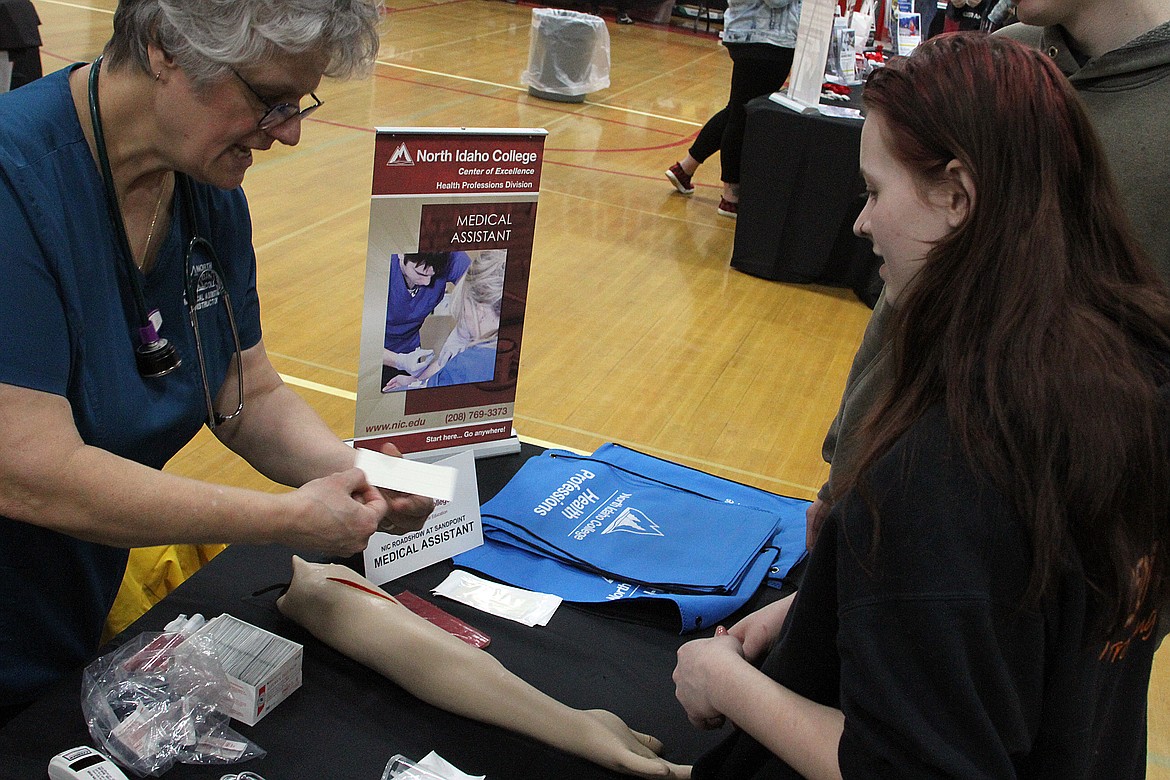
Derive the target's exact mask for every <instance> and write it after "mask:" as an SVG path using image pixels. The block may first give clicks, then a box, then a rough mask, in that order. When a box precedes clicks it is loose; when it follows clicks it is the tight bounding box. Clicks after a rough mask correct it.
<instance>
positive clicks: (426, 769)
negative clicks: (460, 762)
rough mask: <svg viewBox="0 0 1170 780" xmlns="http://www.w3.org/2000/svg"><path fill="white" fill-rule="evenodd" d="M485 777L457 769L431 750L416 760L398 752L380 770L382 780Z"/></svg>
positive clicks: (435, 779) (482, 779)
mask: <svg viewBox="0 0 1170 780" xmlns="http://www.w3.org/2000/svg"><path fill="white" fill-rule="evenodd" d="M485 777H486V776H485V775H469V774H467V773H466V772H463V771H461V770H459V769H458V768H457V767H455V766H454V765H453V764H451V762H449V761H447V760H446V759H445V758H443V757H442V756H440V755H439V754H438V753H436V752H435V751H433V750H432V751H431V752H430V753H428V754H427V755H425V756H423V759H422V760H421V761H417V762H415V761H411V760H410V759H409V758H407V757H406V756H404V755H402V754H401V753H399V754H398V755H395V756H393V757H391V759H390V760H389V761H387V762H386V768H385V769H384V770H382V780H485Z"/></svg>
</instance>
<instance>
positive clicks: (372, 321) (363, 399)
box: [354, 128, 545, 460]
mask: <svg viewBox="0 0 1170 780" xmlns="http://www.w3.org/2000/svg"><path fill="white" fill-rule="evenodd" d="M544 138H545V131H544V130H538V129H516V130H511V129H474V128H473V129H468V128H379V129H378V135H377V138H376V140H375V142H374V164H373V192H372V199H371V203H370V229H369V244H368V249H367V254H366V279H365V294H364V303H363V306H362V336H361V352H360V358H359V363H360V365H359V372H358V391H357V412H356V415H355V421H354V444H355V446H357V447H362V448H366V449H373V450H377V449H379V448H380V447H381V446H382V445H383V444H384V443H386V442H392V443H393V444H394V445H395V446H396V447H397V448H398V449H399V451H401V452H402V453H403V455H405V456H406V457H408V458H411V457H413V458H418V459H424V460H433V459H436V458H441V457H446V456H447V455H451V454H454V453H456V452H460V451H465V450H471V451H473V452H475V454H476V456H477V457H478V456H483V455H495V454H504V453H508V452H516V451H518V450H519V448H520V444H519V440H518V439H517V438H516V435H515V432H514V431H513V430H512V419H513V413H514V406H515V400H516V378H517V375H518V373H519V366H520V337H521V333H522V330H523V325H524V308H525V302H526V299H527V295H528V273H529V268H530V265H531V260H532V245H533V237H534V233H535V228H536V202H537V198H538V196H539V191H540V172H541V163H542V161H543V156H544Z"/></svg>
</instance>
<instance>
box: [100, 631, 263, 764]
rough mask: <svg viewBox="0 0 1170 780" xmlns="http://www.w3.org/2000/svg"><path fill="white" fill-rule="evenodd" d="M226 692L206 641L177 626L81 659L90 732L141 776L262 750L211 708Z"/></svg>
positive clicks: (227, 760)
mask: <svg viewBox="0 0 1170 780" xmlns="http://www.w3.org/2000/svg"><path fill="white" fill-rule="evenodd" d="M230 697H231V688H230V687H229V684H228V679H227V675H226V674H224V671H223V668H222V667H221V666H220V664H219V661H218V660H217V659H216V657H215V653H214V652H213V651H212V648H211V642H210V640H209V639H208V638H207V637H203V636H192V637H186V636H183V635H182V634H180V633H178V632H169V633H157V632H148V633H144V634H140V635H139V636H138V637H136V638H134V639H133V640H131V641H129V642H127V643H126V644H124V645H122V646H121V647H119V648H118V649H117V650H115V651H113V652H112V653H109V654H107V655H104V656H102V657H100V658H98V659H97V660H96V661H94V662H93V663H91V664H90V665H89V666H87V667H86V668H85V672H84V674H83V676H82V683H81V711H82V714H83V715H84V717H85V722H86V725H87V726H88V728H89V733H90V736H92V737H93V739H94V740H95V741H96V742H97V743H98V745H100V746H101V748H102V749H103V750H104V751H105V753H106V754H107V755H109V756H110V757H112V758H113V759H114V760H115V761H117V762H118V763H119V764H121V765H122V766H123V767H125V768H126V769H128V770H130V771H131V772H133V773H134V774H135V775H138V776H139V777H146V776H153V777H157V776H158V775H161V774H162V773H163V772H165V771H167V770H168V769H170V768H171V767H172V766H174V765H175V764H176V763H183V764H217V765H218V764H234V763H237V762H240V761H247V760H249V759H252V758H258V757H260V756H263V755H264V750H262V749H261V748H260V747H258V746H257V745H256V744H255V743H253V742H252V741H250V740H248V739H247V738H245V737H243V736H241V735H240V734H239V733H237V732H236V731H234V730H233V729H231V728H230V727H229V726H228V716H227V715H224V714H222V713H220V712H217V711H216V709H215V706H216V703H217V702H220V701H224V700H227V699H230Z"/></svg>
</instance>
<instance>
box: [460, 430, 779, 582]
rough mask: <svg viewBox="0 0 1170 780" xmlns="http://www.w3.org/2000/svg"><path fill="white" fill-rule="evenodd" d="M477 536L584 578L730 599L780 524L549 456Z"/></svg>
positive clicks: (595, 463) (536, 461)
mask: <svg viewBox="0 0 1170 780" xmlns="http://www.w3.org/2000/svg"><path fill="white" fill-rule="evenodd" d="M481 514H482V517H483V526H484V535H485V536H486V537H488V538H490V539H492V540H493V541H495V542H499V543H502V544H508V545H511V546H514V547H517V548H520V549H522V550H525V551H527V552H532V553H534V554H541V555H545V556H547V557H550V558H553V559H554V560H558V561H560V562H562V563H565V564H568V565H571V566H575V567H577V568H579V569H581V570H583V571H587V572H593V573H596V574H601V575H603V576H605V577H608V578H610V579H615V580H619V581H622V582H629V583H634V584H637V585H641V586H644V587H649V588H653V589H656V590H671V591H675V592H681V593H728V592H731V591H734V590H736V589H738V588H739V586H740V585H741V583H742V582H743V580H744V577H745V575H746V574H747V572H748V571H749V569H751V567H752V564H754V563H755V561H756V559H757V558H758V557H759V554H760V552H761V551H762V550H763V549H764V548H766V547H768V546H770V544H771V541H772V538H773V536H774V535H775V533H776V529H777V526H778V521H779V518H778V516H776V515H775V514H772V513H770V512H768V511H765V510H762V509H759V508H756V507H752V506H747V505H743V504H734V503H728V502H726V501H724V500H719V499H714V498H710V497H707V496H705V495H702V494H700V493H697V492H694V491H691V490H688V489H686V488H681V487H679V486H676V485H672V484H669V483H666V482H662V481H657V480H653V479H649V478H647V477H645V476H643V475H640V474H637V473H634V472H632V471H630V470H628V469H625V468H623V467H620V466H615V465H613V464H610V463H607V462H605V461H602V460H597V459H592V458H588V457H585V456H579V455H575V454H572V453H563V452H555V451H548V452H545V453H544V454H542V455H541V456H539V457H536V458H531V459H529V460H528V461H527V462H526V463H525V464H524V466H523V467H521V469H520V471H519V472H517V474H516V475H515V476H514V477H513V478H512V480H511V481H510V482H509V483H508V484H507V485H506V486H505V487H504V489H503V490H501V491H500V493H499V494H497V495H496V496H495V498H493V499H492V500H491V501H489V502H488V503H486V504H484V506H483V509H482V512H481Z"/></svg>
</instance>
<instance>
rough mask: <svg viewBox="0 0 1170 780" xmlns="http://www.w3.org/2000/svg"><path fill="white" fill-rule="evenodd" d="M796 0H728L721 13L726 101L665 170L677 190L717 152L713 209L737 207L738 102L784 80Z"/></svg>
mask: <svg viewBox="0 0 1170 780" xmlns="http://www.w3.org/2000/svg"><path fill="white" fill-rule="evenodd" d="M800 4H801V0H730V2H729V3H728V4H727V10H726V11H725V12H724V13H723V33H722V38H723V45H724V46H726V47H727V53H728V54H730V55H731V62H732V66H731V94H730V96H729V97H728V100H727V105H726V106H725V107H724V108H722V109H721V110H720V111H719V112H718V113H716V114H715V115H714V116H712V117H711V118H710V119H708V120H707V123H706V124H704V125H703V128H702V129H701V130H700V131H699V134H698V136H697V137H696V138H695V142H694V143H693V144H692V145H691V148H690V149H689V150H688V152H687V156H686V157H684V158H682V159H681V160H679V161H678V162H676V163H675V164H674V165H672V166H670V168H669V169H668V170H667V171H666V178H667V179H669V180H670V183H671V184H673V185H674V188H675V189H676V190H677V191H678V192H680V193H681V194H683V195H691V194H693V193H694V191H695V187H694V185H693V184H692V182H691V177H692V176H694V174H695V171H696V170H698V168H699V166H700V165H702V164H703V162H705V161H706V160H707V158H708V157H710V156H711V155H713V154H715V152H719V164H720V168H721V172H720V181H722V182H723V194H722V196H721V197H720V198H719V207H718V211H719V213H720V214H722V215H723V216H725V217H731V218H733V219H734V218H735V217H736V215H737V214H738V213H739V166H740V159H741V158H742V155H743V131H744V126H745V125H746V123H747V111H746V110H745V109H744V106H745V105H747V102H748V101H749V100H751V99H752V98H757V97H760V96H762V95H770V94H772V93H773V92H775V91H776V90H778V89H780V87H782V86H783V85H784V81H785V80H786V79H787V78H788V71H789V70H791V69H792V59H793V55H794V53H795V51H794V49H795V46H796V30H797V28H798V26H799V25H800Z"/></svg>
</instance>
